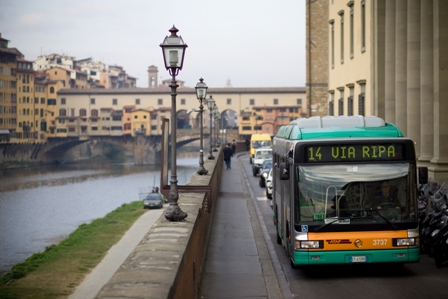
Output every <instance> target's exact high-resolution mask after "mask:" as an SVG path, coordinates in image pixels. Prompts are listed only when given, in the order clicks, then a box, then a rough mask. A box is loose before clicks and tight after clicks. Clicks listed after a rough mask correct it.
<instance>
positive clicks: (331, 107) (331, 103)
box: [328, 90, 334, 116]
mask: <svg viewBox="0 0 448 299" xmlns="http://www.w3.org/2000/svg"><path fill="white" fill-rule="evenodd" d="M329 93H330V100H329V101H328V115H330V116H334V90H330V91H329Z"/></svg>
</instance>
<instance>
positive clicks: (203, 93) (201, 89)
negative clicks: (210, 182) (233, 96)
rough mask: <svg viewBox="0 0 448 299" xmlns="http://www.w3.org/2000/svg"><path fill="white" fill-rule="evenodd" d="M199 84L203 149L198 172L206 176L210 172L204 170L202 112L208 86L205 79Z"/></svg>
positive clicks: (197, 86)
mask: <svg viewBox="0 0 448 299" xmlns="http://www.w3.org/2000/svg"><path fill="white" fill-rule="evenodd" d="M199 81H200V82H199V83H198V84H196V87H195V88H196V96H197V98H198V100H199V113H200V114H201V117H200V120H201V149H200V150H199V168H198V170H197V171H196V172H197V173H198V174H200V175H204V174H207V173H208V170H207V169H205V168H204V146H203V141H202V140H203V136H204V129H203V119H202V112H203V111H204V105H202V103H203V102H204V99H205V96H206V95H207V88H208V87H207V85H206V84H205V83H204V82H203V81H204V79H202V78H201V79H199Z"/></svg>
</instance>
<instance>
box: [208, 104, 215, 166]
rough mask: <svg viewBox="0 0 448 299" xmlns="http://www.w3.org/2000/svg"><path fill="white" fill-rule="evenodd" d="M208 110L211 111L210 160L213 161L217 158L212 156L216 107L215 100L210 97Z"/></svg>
mask: <svg viewBox="0 0 448 299" xmlns="http://www.w3.org/2000/svg"><path fill="white" fill-rule="evenodd" d="M207 106H208V110H209V111H210V152H209V154H208V159H209V160H213V159H215V157H214V156H213V154H212V138H213V124H212V120H213V108H214V107H215V100H214V99H213V98H212V96H211V95H210V98H209V99H208V101H207Z"/></svg>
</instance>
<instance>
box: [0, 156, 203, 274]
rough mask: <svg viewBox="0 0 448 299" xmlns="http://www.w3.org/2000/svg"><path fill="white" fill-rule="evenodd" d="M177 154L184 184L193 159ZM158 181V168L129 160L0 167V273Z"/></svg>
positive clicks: (195, 160) (180, 180) (193, 165)
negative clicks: (140, 164) (29, 166)
mask: <svg viewBox="0 0 448 299" xmlns="http://www.w3.org/2000/svg"><path fill="white" fill-rule="evenodd" d="M196 155H197V154H196ZM188 156H190V157H188ZM178 157H179V158H178V160H177V179H178V184H179V185H184V184H185V183H186V182H187V181H188V180H189V179H190V177H191V175H192V174H193V172H194V171H195V170H196V169H197V167H198V158H195V157H194V156H192V155H191V154H185V156H184V157H182V154H180V155H178ZM168 178H169V177H168ZM168 182H169V179H168ZM159 185H160V166H137V165H134V164H133V163H108V162H88V163H81V164H64V165H57V166H56V165H45V166H39V167H31V168H24V169H8V170H0V276H1V275H4V274H6V273H7V272H8V271H9V270H10V269H11V268H12V267H13V266H14V265H15V264H17V263H20V262H23V261H24V260H26V259H27V258H28V257H30V256H31V255H32V254H34V253H36V252H42V251H44V250H45V248H46V247H48V246H50V245H52V244H58V243H59V242H60V241H61V240H62V239H64V238H66V237H67V236H68V235H69V234H70V233H72V232H73V231H74V230H76V228H78V226H79V225H81V224H83V223H90V222H91V221H92V220H94V219H97V218H102V217H104V216H105V215H106V214H107V213H109V212H111V211H113V210H115V209H116V208H118V207H120V206H121V205H122V204H124V203H129V202H132V201H135V200H139V193H140V191H142V190H144V191H146V190H148V189H149V188H152V186H159ZM142 207H143V206H142Z"/></svg>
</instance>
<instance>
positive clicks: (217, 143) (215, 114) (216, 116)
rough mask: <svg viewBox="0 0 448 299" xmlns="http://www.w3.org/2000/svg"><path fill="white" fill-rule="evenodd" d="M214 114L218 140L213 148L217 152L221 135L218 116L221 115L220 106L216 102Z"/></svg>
mask: <svg viewBox="0 0 448 299" xmlns="http://www.w3.org/2000/svg"><path fill="white" fill-rule="evenodd" d="M213 116H214V118H215V137H216V139H215V140H216V142H215V148H214V149H213V151H214V152H217V151H218V147H219V140H218V139H219V136H218V133H219V118H218V116H220V115H219V111H218V106H216V104H215V107H214V108H213Z"/></svg>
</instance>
